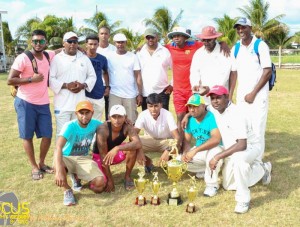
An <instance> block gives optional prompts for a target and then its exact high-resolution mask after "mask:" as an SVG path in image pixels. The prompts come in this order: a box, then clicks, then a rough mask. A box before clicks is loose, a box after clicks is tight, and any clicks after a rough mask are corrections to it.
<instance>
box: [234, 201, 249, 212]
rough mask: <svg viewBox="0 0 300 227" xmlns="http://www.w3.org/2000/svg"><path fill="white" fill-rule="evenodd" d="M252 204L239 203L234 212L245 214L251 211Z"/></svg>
mask: <svg viewBox="0 0 300 227" xmlns="http://www.w3.org/2000/svg"><path fill="white" fill-rule="evenodd" d="M249 207H250V203H242V202H237V203H236V206H235V209H234V212H235V213H238V214H244V213H246V212H247V211H248V210H249Z"/></svg>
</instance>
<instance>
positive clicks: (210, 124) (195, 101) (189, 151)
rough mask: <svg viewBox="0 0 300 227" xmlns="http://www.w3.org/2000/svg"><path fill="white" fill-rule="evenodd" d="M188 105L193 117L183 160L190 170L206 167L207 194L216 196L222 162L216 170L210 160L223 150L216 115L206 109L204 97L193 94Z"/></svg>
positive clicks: (188, 130) (189, 122)
mask: <svg viewBox="0 0 300 227" xmlns="http://www.w3.org/2000/svg"><path fill="white" fill-rule="evenodd" d="M186 106H187V107H188V110H189V114H190V115H191V117H190V118H189V119H188V123H187V127H186V129H185V131H184V132H185V133H184V144H183V154H182V156H181V160H182V161H184V162H187V163H188V171H190V172H200V171H201V170H203V167H204V166H205V167H204V169H205V174H204V181H205V183H206V189H205V191H204V193H203V194H204V195H205V196H209V197H212V196H215V195H216V194H217V191H218V189H219V184H218V173H219V171H220V168H221V165H222V163H221V162H219V163H218V165H217V166H216V169H215V170H214V171H211V170H210V168H209V161H210V160H211V159H212V158H213V157H214V155H216V154H218V153H220V152H221V151H222V150H221V148H220V147H219V146H218V145H219V143H220V141H221V135H220V132H219V129H218V127H217V123H216V121H215V117H214V115H213V114H212V113H211V112H210V111H206V108H205V102H204V99H203V97H201V96H200V95H199V94H193V95H192V96H191V97H190V98H189V100H188V102H187V104H186ZM192 137H194V139H195V142H196V144H195V146H194V147H192V148H191V146H190V144H191V140H192Z"/></svg>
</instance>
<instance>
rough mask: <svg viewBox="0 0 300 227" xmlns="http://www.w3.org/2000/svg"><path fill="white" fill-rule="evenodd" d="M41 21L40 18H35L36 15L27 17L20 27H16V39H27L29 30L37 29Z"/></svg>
mask: <svg viewBox="0 0 300 227" xmlns="http://www.w3.org/2000/svg"><path fill="white" fill-rule="evenodd" d="M40 23H41V19H39V18H37V17H33V18H30V19H28V20H27V21H26V22H25V23H24V24H23V25H21V26H20V27H18V29H17V31H16V36H17V38H16V39H17V40H19V39H22V38H23V39H24V38H25V39H26V40H29V39H30V37H31V32H32V31H33V30H34V29H37V26H38V25H39V24H40Z"/></svg>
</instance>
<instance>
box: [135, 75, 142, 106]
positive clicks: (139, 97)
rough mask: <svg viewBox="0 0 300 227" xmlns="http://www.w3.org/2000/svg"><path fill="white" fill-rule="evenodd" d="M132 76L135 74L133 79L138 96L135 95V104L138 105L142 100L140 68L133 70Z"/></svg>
mask: <svg viewBox="0 0 300 227" xmlns="http://www.w3.org/2000/svg"><path fill="white" fill-rule="evenodd" d="M134 76H135V80H136V84H137V88H138V92H139V94H138V96H137V100H136V102H137V105H138V106H140V105H142V102H143V96H142V94H143V81H142V75H141V70H135V71H134Z"/></svg>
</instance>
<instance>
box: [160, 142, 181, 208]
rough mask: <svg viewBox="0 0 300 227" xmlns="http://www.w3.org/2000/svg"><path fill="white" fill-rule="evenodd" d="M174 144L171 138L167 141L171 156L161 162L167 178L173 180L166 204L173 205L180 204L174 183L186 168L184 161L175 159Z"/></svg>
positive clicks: (176, 154)
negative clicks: (166, 160)
mask: <svg viewBox="0 0 300 227" xmlns="http://www.w3.org/2000/svg"><path fill="white" fill-rule="evenodd" d="M176 144H177V141H176V140H171V141H170V142H169V146H170V153H169V155H170V156H172V160H170V161H168V162H167V163H166V162H161V168H162V169H163V170H164V171H165V173H166V174H167V176H168V179H170V180H171V181H172V182H173V190H172V191H171V193H169V195H168V204H169V205H173V206H177V205H180V204H182V199H181V196H180V194H179V192H178V190H177V188H176V183H177V182H178V181H179V180H180V178H181V176H182V175H183V174H184V173H185V172H186V170H187V164H186V163H184V162H182V161H179V160H176V157H177V156H178V149H177V146H176Z"/></svg>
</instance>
